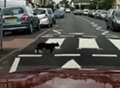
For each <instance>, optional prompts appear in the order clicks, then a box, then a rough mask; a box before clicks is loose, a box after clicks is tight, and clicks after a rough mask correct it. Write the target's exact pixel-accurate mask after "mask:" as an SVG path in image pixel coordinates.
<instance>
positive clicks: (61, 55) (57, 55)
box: [55, 54, 81, 57]
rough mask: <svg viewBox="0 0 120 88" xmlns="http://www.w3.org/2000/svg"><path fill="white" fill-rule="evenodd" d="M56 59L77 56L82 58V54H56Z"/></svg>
mask: <svg viewBox="0 0 120 88" xmlns="http://www.w3.org/2000/svg"><path fill="white" fill-rule="evenodd" d="M55 56H56V57H64V56H71V57H75V56H81V55H80V54H55Z"/></svg>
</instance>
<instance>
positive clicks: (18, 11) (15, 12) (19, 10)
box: [3, 8, 24, 15]
mask: <svg viewBox="0 0 120 88" xmlns="http://www.w3.org/2000/svg"><path fill="white" fill-rule="evenodd" d="M22 13H24V10H23V8H6V9H4V10H3V15H18V14H22Z"/></svg>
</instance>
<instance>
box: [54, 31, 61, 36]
mask: <svg viewBox="0 0 120 88" xmlns="http://www.w3.org/2000/svg"><path fill="white" fill-rule="evenodd" d="M53 32H55V33H57V34H59V35H61V32H60V31H57V30H53Z"/></svg>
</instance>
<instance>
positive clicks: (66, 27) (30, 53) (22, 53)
mask: <svg viewBox="0 0 120 88" xmlns="http://www.w3.org/2000/svg"><path fill="white" fill-rule="evenodd" d="M33 35H35V36H36V38H35V37H33ZM33 35H31V37H29V38H28V36H27V38H28V39H26V38H25V37H24V36H22V38H20V39H15V40H12V42H11V43H9V44H10V45H9V46H8V47H13V48H16V47H17V48H18V47H20V48H21V47H24V46H22V45H21V44H22V41H24V42H23V45H25V47H24V48H22V49H19V48H18V49H19V50H18V52H17V53H16V54H14V55H13V54H12V55H13V56H10V57H9V58H7V59H4V60H3V61H1V62H0V63H1V64H2V65H1V67H2V68H3V69H4V70H5V71H6V72H15V71H21V70H26V69H27V70H28V69H34V68H39V67H50V68H78V69H82V68H91V69H119V67H120V46H119V45H120V35H119V32H113V31H111V30H107V29H106V24H105V22H104V21H103V20H100V19H94V18H90V17H87V16H75V15H73V14H66V16H65V18H64V19H59V20H57V24H56V25H55V26H54V27H53V28H51V29H50V30H49V32H47V33H45V34H43V35H41V32H38V33H37V34H36V33H35V34H33ZM7 39H8V38H7ZM16 41H19V42H17V43H19V44H20V45H17V46H12V44H13V42H16ZM30 41H32V42H30ZM26 42H27V43H28V42H30V43H28V44H27V43H26ZM40 42H47V43H51V42H58V43H59V45H60V46H59V47H56V48H55V50H54V52H53V53H52V54H51V53H50V52H49V51H46V50H44V51H42V52H41V51H40V53H39V54H36V52H35V47H36V46H37V44H38V43H40ZM24 43H25V44H24Z"/></svg>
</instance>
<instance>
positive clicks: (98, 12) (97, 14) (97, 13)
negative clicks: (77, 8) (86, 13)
mask: <svg viewBox="0 0 120 88" xmlns="http://www.w3.org/2000/svg"><path fill="white" fill-rule="evenodd" d="M100 14H101V10H96V11H95V15H94V17H95V18H100Z"/></svg>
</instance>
